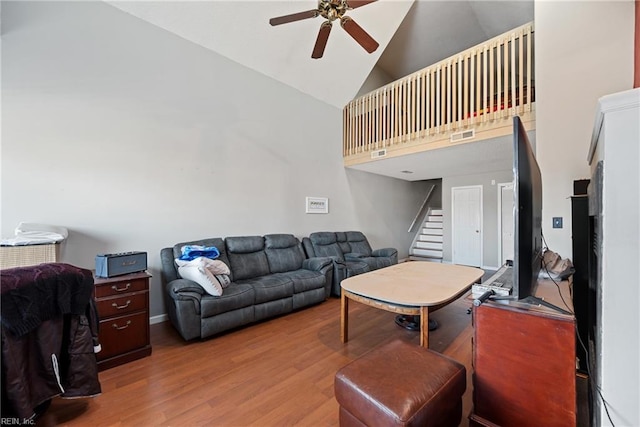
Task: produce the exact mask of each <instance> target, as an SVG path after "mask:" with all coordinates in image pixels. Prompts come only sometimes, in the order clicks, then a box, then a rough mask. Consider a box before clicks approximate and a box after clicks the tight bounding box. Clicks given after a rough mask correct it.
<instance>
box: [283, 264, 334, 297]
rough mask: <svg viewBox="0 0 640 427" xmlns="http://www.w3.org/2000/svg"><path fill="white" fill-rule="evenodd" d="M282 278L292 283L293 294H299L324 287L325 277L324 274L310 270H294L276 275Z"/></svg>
mask: <svg viewBox="0 0 640 427" xmlns="http://www.w3.org/2000/svg"><path fill="white" fill-rule="evenodd" d="M280 275H281V276H284V277H287V278H289V279H290V280H291V281H293V292H295V293H300V292H306V291H310V290H312V289H318V288H323V289H324V287H325V284H326V283H325V280H326V277H325V275H324V274H322V273H320V272H317V271H310V270H304V269H300V270H295V271H287V272H284V273H278V274H276V276H280Z"/></svg>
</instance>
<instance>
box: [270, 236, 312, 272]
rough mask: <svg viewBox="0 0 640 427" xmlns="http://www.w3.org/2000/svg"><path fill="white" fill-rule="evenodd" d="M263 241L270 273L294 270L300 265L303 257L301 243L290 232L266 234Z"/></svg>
mask: <svg viewBox="0 0 640 427" xmlns="http://www.w3.org/2000/svg"><path fill="white" fill-rule="evenodd" d="M264 242H265V248H266V249H265V253H266V254H267V261H268V262H269V270H270V271H271V272H272V273H281V272H285V271H295V270H298V269H300V268H301V267H302V261H303V260H304V258H305V257H304V252H303V250H302V245H301V244H300V241H299V240H298V239H297V238H296V237H295V236H293V235H292V234H267V235H266V236H264Z"/></svg>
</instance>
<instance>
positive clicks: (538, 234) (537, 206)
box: [511, 116, 569, 313]
mask: <svg viewBox="0 0 640 427" xmlns="http://www.w3.org/2000/svg"><path fill="white" fill-rule="evenodd" d="M513 176H514V187H513V199H514V200H513V223H514V245H515V246H514V251H513V253H514V259H513V270H512V271H513V288H512V295H511V298H512V299H517V300H518V301H522V302H526V303H529V304H535V305H544V306H546V307H549V308H552V309H554V310H557V311H560V312H562V313H569V312H567V311H566V310H563V309H561V308H559V307H556V306H555V305H553V304H550V303H548V302H546V301H544V300H542V299H540V298H537V297H536V296H534V293H535V290H536V287H537V284H538V275H539V274H540V269H541V268H542V255H543V250H544V246H543V238H542V174H541V172H540V167H539V166H538V162H537V160H536V156H535V154H533V148H532V147H531V143H530V142H529V137H528V136H527V131H526V129H525V127H524V125H523V124H522V121H521V120H520V117H518V116H515V117H514V118H513Z"/></svg>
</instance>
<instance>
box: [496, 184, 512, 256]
mask: <svg viewBox="0 0 640 427" xmlns="http://www.w3.org/2000/svg"><path fill="white" fill-rule="evenodd" d="M508 186H511V191H514V190H515V183H514V182H513V181H511V182H500V183H498V186H497V188H498V210H497V213H498V215H496V216H497V217H498V263H499V267H501V266H502V265H503V264H502V258H503V256H502V189H503V188H504V187H508ZM512 204H513V203H512ZM514 224H515V223H514ZM513 236H514V241H513V243H514V245H515V230H514V233H513ZM514 254H515V246H514Z"/></svg>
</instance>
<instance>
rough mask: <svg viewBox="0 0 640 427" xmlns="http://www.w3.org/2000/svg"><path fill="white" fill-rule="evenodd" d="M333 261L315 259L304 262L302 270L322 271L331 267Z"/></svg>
mask: <svg viewBox="0 0 640 427" xmlns="http://www.w3.org/2000/svg"><path fill="white" fill-rule="evenodd" d="M332 263H333V260H332V259H331V258H329V257H314V258H307V259H304V260H302V268H304V269H305V270H312V271H321V270H322V269H323V268H324V267H326V266H328V265H331V264H332Z"/></svg>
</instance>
